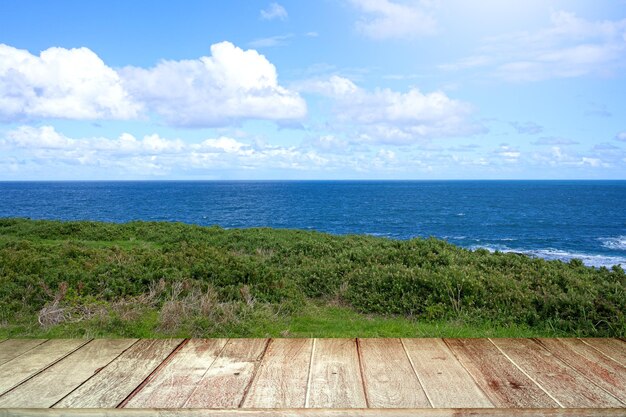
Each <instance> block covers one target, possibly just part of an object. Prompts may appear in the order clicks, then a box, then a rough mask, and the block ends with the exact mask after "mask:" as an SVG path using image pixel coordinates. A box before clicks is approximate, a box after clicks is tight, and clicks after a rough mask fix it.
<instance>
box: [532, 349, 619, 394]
mask: <svg viewBox="0 0 626 417" xmlns="http://www.w3.org/2000/svg"><path fill="white" fill-rule="evenodd" d="M538 342H539V343H540V344H541V345H542V346H543V347H545V348H546V349H548V350H549V351H550V352H551V353H552V354H553V355H554V356H555V357H557V358H559V359H560V360H561V361H563V362H565V363H566V364H568V365H569V366H570V367H572V368H574V369H576V370H577V371H578V372H579V373H581V374H582V375H584V376H585V377H586V378H587V379H589V380H590V381H591V382H593V383H594V384H596V385H598V386H599V387H602V388H603V389H604V390H606V391H608V392H610V393H611V394H613V396H615V397H616V398H618V399H621V400H622V403H624V402H625V401H626V367H624V366H622V365H620V364H619V363H617V362H616V361H614V360H613V359H611V358H609V357H608V356H605V355H604V354H603V353H601V352H600V351H599V350H596V349H595V348H594V347H592V346H590V345H588V344H586V343H584V342H583V341H582V340H580V339H538ZM625 405H626V404H625Z"/></svg>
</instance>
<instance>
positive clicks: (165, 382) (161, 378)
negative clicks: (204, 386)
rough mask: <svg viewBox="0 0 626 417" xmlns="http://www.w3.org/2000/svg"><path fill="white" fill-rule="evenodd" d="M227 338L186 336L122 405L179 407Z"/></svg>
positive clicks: (131, 406) (127, 406)
mask: <svg viewBox="0 0 626 417" xmlns="http://www.w3.org/2000/svg"><path fill="white" fill-rule="evenodd" d="M227 341H228V340H227V339H192V340H190V341H189V342H188V343H187V344H186V345H185V346H183V348H182V349H181V350H179V351H178V352H177V353H176V355H175V356H174V357H173V358H172V359H171V361H170V362H168V363H167V365H165V366H164V367H163V368H162V369H160V370H159V372H158V373H157V374H156V375H155V376H154V378H153V379H152V380H150V381H149V382H148V383H147V384H146V385H145V386H144V387H143V388H142V389H141V391H139V392H138V393H136V394H135V395H134V396H133V397H132V398H131V399H130V400H129V401H128V403H126V404H125V405H124V407H125V408H179V407H182V406H183V404H185V402H186V401H187V400H188V399H189V397H190V396H191V394H192V393H193V391H194V389H195V388H196V385H197V384H198V382H199V381H200V380H201V379H202V377H203V376H204V374H205V373H206V372H207V370H208V369H209V367H211V365H213V362H214V361H215V359H217V357H218V356H219V354H220V353H221V352H222V349H224V346H225V345H226V342H227Z"/></svg>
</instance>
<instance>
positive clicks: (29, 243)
mask: <svg viewBox="0 0 626 417" xmlns="http://www.w3.org/2000/svg"><path fill="white" fill-rule="evenodd" d="M625 312H626V274H625V273H624V271H623V270H622V269H621V268H619V267H614V268H612V269H607V268H599V269H594V268H588V267H585V266H584V265H583V264H582V262H580V261H578V260H574V261H572V262H569V263H563V262H560V261H545V260H542V259H532V258H528V257H526V256H521V255H517V254H505V253H489V252H487V251H485V250H477V251H469V250H465V249H461V248H458V247H455V246H453V245H450V244H448V243H446V242H443V241H440V240H436V239H412V240H407V241H396V240H390V239H383V238H375V237H371V236H356V235H353V236H333V235H328V234H323V233H317V232H305V231H299V230H275V229H243V230H242V229H234V230H224V229H221V228H218V227H209V228H207V227H199V226H192V225H185V224H180V223H165V222H160V223H144V222H132V223H127V224H111V223H97V222H55V221H31V220H24V219H0V337H171V336H176V337H266V336H274V337H279V336H282V337H309V336H315V337H357V336H358V337H396V336H398V337H399V336H404V337H533V336H545V337H549V336H618V337H620V336H621V337H623V336H625V335H626V318H625ZM40 321H41V322H42V323H43V324H40Z"/></svg>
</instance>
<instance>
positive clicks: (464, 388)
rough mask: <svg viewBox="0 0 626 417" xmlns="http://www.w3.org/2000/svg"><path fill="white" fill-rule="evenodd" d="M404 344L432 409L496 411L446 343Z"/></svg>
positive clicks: (421, 341) (415, 341)
mask: <svg viewBox="0 0 626 417" xmlns="http://www.w3.org/2000/svg"><path fill="white" fill-rule="evenodd" d="M402 343H403V344H404V348H405V349H406V352H407V354H408V356H409V358H410V360H411V364H412V365H413V368H414V369H415V372H416V373H417V375H418V377H419V379H420V382H421V384H422V388H423V389H424V391H425V392H426V395H427V396H428V399H429V400H430V402H431V403H432V406H433V407H435V408H489V407H493V404H492V403H491V401H489V399H488V398H487V396H486V395H485V394H484V393H483V392H482V391H481V389H480V388H479V387H478V385H476V382H475V381H474V380H473V379H472V376H471V375H470V374H469V373H468V372H467V371H466V370H465V368H463V365H461V363H460V362H459V361H458V360H457V359H456V357H455V356H454V355H453V354H452V352H451V351H450V348H448V346H447V345H446V344H445V343H444V342H443V340H441V339H402ZM450 387H454V389H450Z"/></svg>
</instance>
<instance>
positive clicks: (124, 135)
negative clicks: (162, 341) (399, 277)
mask: <svg viewBox="0 0 626 417" xmlns="http://www.w3.org/2000/svg"><path fill="white" fill-rule="evenodd" d="M148 179H155V180H244V179H245V180H261V179H294V180H298V179H626V0H594V1H591V0H588V1H578V0H563V1H556V0H553V1H549V0H524V1H512V0H511V1H506V2H503V1H501V0H445V1H444V0H332V1H331V0H318V1H306V2H305V1H300V0H280V1H277V2H274V1H265V0H264V1H256V0H231V1H221V2H218V1H185V0H180V1H176V2H173V1H155V0H151V1H139V0H137V1H127V0H108V1H106V2H104V1H100V2H92V1H84V0H72V1H69V0H66V1H63V0H57V1H41V0H38V1H32V0H3V1H1V2H0V180H4V181H11V180H148Z"/></svg>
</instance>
